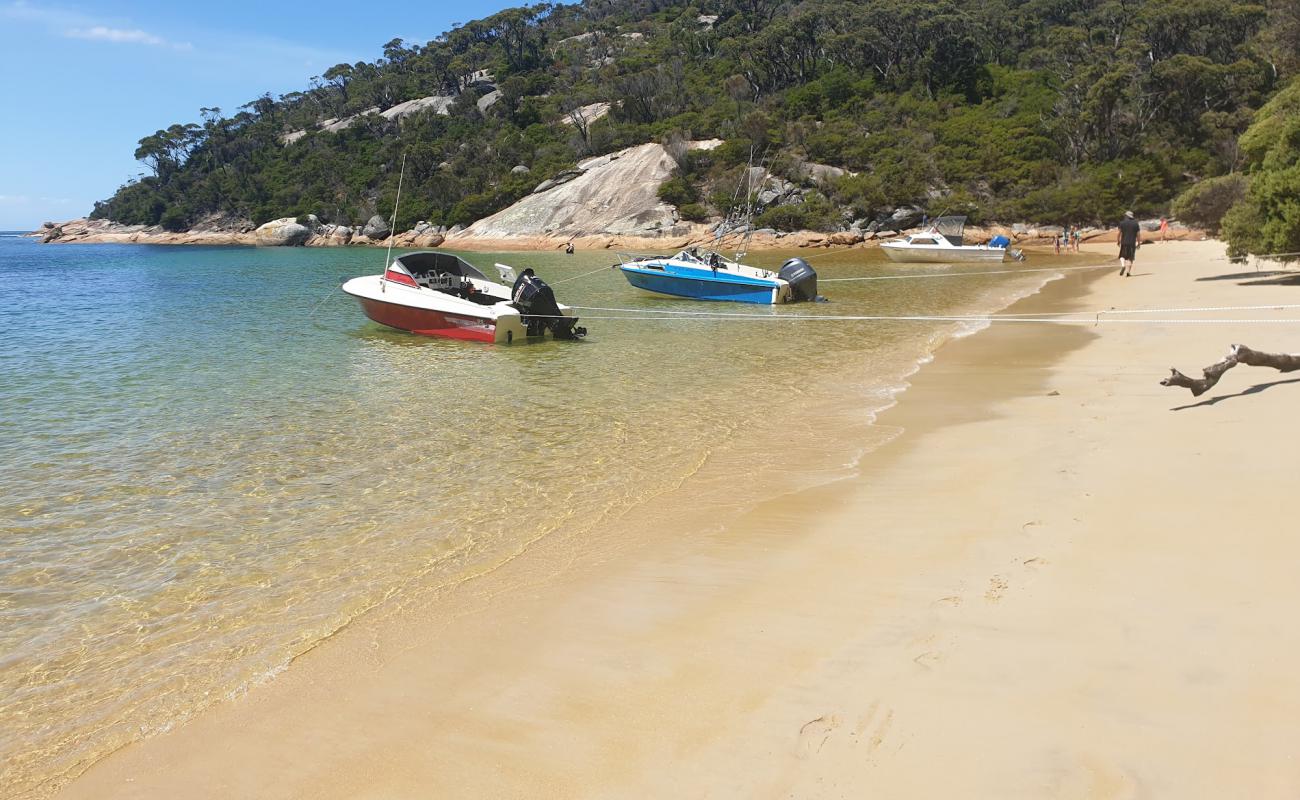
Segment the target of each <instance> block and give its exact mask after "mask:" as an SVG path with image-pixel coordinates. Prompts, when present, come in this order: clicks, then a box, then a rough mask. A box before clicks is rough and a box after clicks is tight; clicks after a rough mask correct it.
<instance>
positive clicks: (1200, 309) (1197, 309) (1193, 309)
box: [989, 304, 1300, 317]
mask: <svg viewBox="0 0 1300 800" xmlns="http://www.w3.org/2000/svg"><path fill="white" fill-rule="evenodd" d="M1295 308H1300V304H1281V305H1278V304H1274V305H1267V306H1188V307H1185V308H1107V309H1101V310H1098V311H1086V310H1084V311H1030V312H1025V313H1017V314H1006V315H1005V316H1009V317H1074V316H1083V315H1089V314H1090V315H1093V316H1100V315H1102V314H1174V313H1187V314H1198V313H1205V312H1210V311H1284V310H1289V309H1295ZM989 316H992V317H1000V316H1004V315H1003V314H990V315H989Z"/></svg>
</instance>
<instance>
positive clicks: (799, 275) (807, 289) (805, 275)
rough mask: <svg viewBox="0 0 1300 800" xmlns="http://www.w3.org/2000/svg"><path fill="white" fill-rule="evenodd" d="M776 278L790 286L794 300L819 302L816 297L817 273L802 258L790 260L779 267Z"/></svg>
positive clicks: (818, 298)
mask: <svg viewBox="0 0 1300 800" xmlns="http://www.w3.org/2000/svg"><path fill="white" fill-rule="evenodd" d="M776 276H777V277H778V278H780V279H781V280H783V281H785V282H786V283H788V284H790V294H791V296H793V297H794V299H795V300H821V299H822V298H820V297H818V296H817V271H816V270H814V269H813V268H812V267H810V266H808V262H807V261H804V260H803V259H802V258H792V259H790V260H789V261H787V262H785V263H784V264H782V265H781V271H780V272H778V273H777V274H776Z"/></svg>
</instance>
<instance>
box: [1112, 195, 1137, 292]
mask: <svg viewBox="0 0 1300 800" xmlns="http://www.w3.org/2000/svg"><path fill="white" fill-rule="evenodd" d="M1141 231H1142V226H1141V225H1139V224H1138V221H1137V220H1136V219H1133V212H1132V211H1125V212H1124V219H1123V220H1121V221H1120V223H1119V232H1118V233H1117V234H1116V235H1115V241H1116V242H1117V243H1119V274H1121V275H1126V276H1129V277H1132V275H1133V256H1134V255H1136V253H1137V246H1138V234H1139V233H1141Z"/></svg>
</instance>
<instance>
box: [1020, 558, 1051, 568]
mask: <svg viewBox="0 0 1300 800" xmlns="http://www.w3.org/2000/svg"><path fill="white" fill-rule="evenodd" d="M1020 563H1021V564H1024V565H1025V566H1026V567H1045V566H1047V565H1048V563H1050V562H1048V560H1047V559H1045V558H1038V557H1034V558H1026V559H1025V560H1024V561H1021V562H1020Z"/></svg>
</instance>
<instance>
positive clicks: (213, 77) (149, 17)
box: [0, 0, 523, 230]
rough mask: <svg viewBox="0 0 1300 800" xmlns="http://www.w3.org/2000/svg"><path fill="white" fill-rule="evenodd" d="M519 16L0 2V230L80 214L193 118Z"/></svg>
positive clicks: (470, 8) (395, 8) (468, 11)
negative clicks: (490, 20) (386, 49)
mask: <svg viewBox="0 0 1300 800" xmlns="http://www.w3.org/2000/svg"><path fill="white" fill-rule="evenodd" d="M522 4H523V3H522V2H512V1H511V0H458V2H455V3H446V2H433V3H428V2H424V3H412V2H394V1H393V0H369V1H368V2H366V3H364V4H362V3H357V2H355V0H351V1H350V2H335V1H334V0H313V2H310V3H276V2H249V1H247V0H226V2H222V3H201V4H200V3H195V4H190V3H183V2H182V3H177V2H175V0H171V1H170V2H100V3H75V2H74V3H56V2H43V1H42V0H0V86H2V87H3V100H2V102H3V107H4V112H3V113H2V114H0V230H18V229H28V228H35V227H37V226H39V225H40V223H41V222H43V221H45V220H65V219H71V218H73V217H78V216H82V215H84V214H86V213H88V212H89V211H90V209H91V207H92V205H93V204H94V201H95V200H99V199H103V198H105V197H108V196H109V195H111V194H112V193H113V191H114V190H115V189H116V188H117V187H118V186H119V185H121V184H122V183H123V182H125V181H126V180H127V178H130V177H132V176H134V175H136V174H139V173H140V172H141V171H143V167H142V166H141V165H140V164H139V163H138V162H136V161H135V159H134V158H132V156H131V154H132V153H133V152H135V148H136V143H137V142H138V141H139V140H140V139H141V138H142V137H144V136H147V135H148V134H151V133H153V132H154V131H156V130H158V129H159V128H165V127H167V126H168V125H170V124H172V123H174V122H198V121H200V120H199V109H200V108H202V107H205V106H218V107H220V108H221V109H222V110H223V111H224V112H225V113H226V114H227V115H229V114H231V113H233V112H234V111H235V110H236V109H237V108H238V107H239V106H240V105H242V104H244V103H246V102H248V101H250V100H252V99H254V98H255V97H257V96H259V95H260V94H262V93H263V92H268V91H269V92H272V93H273V94H277V95H278V94H282V93H284V92H289V91H295V90H300V89H305V88H307V85H308V80H309V79H310V78H311V77H312V76H313V75H320V74H321V73H322V72H324V71H325V70H327V69H329V68H330V67H331V66H333V65H334V64H337V63H339V62H342V61H347V62H349V63H355V62H357V61H362V60H364V61H372V60H374V59H375V58H378V57H379V56H380V55H382V48H383V45H384V43H385V42H387V41H389V40H390V39H393V38H395V37H400V38H402V39H405V40H406V41H408V42H418V43H421V44H423V43H424V42H426V41H428V40H429V39H432V38H433V37H435V36H437V35H438V34H440V33H442V32H443V31H445V30H448V29H449V28H451V26H452V25H453V23H456V22H468V21H469V20H472V19H478V18H481V17H484V16H488V15H490V14H492V13H495V12H496V11H499V10H501V9H503V8H508V7H511V6H515V5H522Z"/></svg>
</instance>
